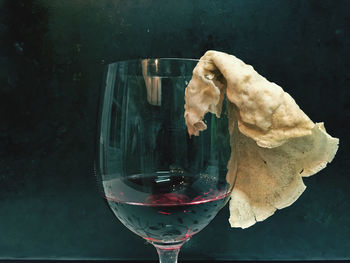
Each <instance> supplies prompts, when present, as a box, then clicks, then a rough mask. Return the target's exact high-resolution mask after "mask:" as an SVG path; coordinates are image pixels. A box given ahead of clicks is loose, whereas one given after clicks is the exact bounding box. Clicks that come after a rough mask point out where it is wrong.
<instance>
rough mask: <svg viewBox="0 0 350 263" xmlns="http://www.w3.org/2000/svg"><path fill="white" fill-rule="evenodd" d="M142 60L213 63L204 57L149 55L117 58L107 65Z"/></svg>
mask: <svg viewBox="0 0 350 263" xmlns="http://www.w3.org/2000/svg"><path fill="white" fill-rule="evenodd" d="M144 60H149V61H155V60H158V61H186V62H197V63H198V62H208V63H213V62H212V61H210V60H204V59H198V58H179V57H151V58H135V59H125V60H117V61H114V62H111V63H108V64H107V66H108V65H114V64H129V63H137V62H141V61H144Z"/></svg>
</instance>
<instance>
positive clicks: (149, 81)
mask: <svg viewBox="0 0 350 263" xmlns="http://www.w3.org/2000/svg"><path fill="white" fill-rule="evenodd" d="M197 63H203V62H202V61H198V60H195V59H175V58H168V59H166V58H159V59H139V60H129V61H121V62H116V63H112V64H109V65H108V66H107V67H106V73H105V76H104V82H103V92H102V100H101V106H100V118H99V128H98V140H97V141H98V146H97V160H96V172H97V179H98V183H99V185H100V187H101V192H102V194H103V196H104V197H105V198H106V200H107V202H108V204H109V207H110V208H111V210H112V211H113V212H114V214H115V215H116V217H117V218H118V219H119V220H120V221H121V222H122V223H123V224H124V225H125V226H126V227H127V228H128V229H130V230H131V231H132V232H134V233H135V234H137V235H139V236H141V237H142V238H144V239H146V240H147V241H149V242H150V243H152V244H153V245H154V246H155V247H156V249H157V252H158V254H159V258H160V262H163V263H164V262H171V263H173V262H177V256H178V253H179V251H180V248H181V246H182V245H183V244H184V243H185V242H186V241H187V240H189V239H190V238H191V237H192V236H193V235H195V234H196V233H198V232H199V231H201V230H202V229H203V228H204V227H205V226H207V225H208V224H209V223H210V221H211V220H212V219H213V218H214V217H215V216H216V214H217V213H218V211H219V210H220V209H221V208H222V207H223V206H224V205H225V204H226V203H227V201H228V199H229V196H230V192H231V190H232V187H233V184H232V183H231V184H229V183H228V181H227V180H226V174H227V163H228V160H229V158H230V139H229V133H228V121H227V114H226V111H225V107H226V105H225V102H224V103H223V108H224V109H223V111H222V114H221V117H220V118H217V117H215V116H214V115H212V114H207V115H206V116H205V119H204V121H205V123H206V125H207V129H206V130H205V131H203V132H201V134H200V135H199V136H192V137H190V136H189V135H188V133H187V128H186V124H185V118H184V104H185V101H184V94H185V88H186V86H187V84H188V83H189V81H190V80H191V77H192V72H193V69H194V67H195V66H196V65H197ZM230 182H231V180H230Z"/></svg>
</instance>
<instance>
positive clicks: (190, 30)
mask: <svg viewBox="0 0 350 263" xmlns="http://www.w3.org/2000/svg"><path fill="white" fill-rule="evenodd" d="M349 10H350V1H345V0H344V1H341V0H323V1H322V0H312V1H311V0H284V1H281V0H260V1H259V0H234V1H204V0H202V1H187V0H186V1H185V0H181V1H164V0H159V1H156V0H148V1H146V0H144V1H140V0H129V1H127V0H120V1H116V0H46V1H44V0H41V1H39V0H37V1H35V0H7V1H6V0H0V259H11V258H16V259H19V258H26V259H39V258H40V259H156V256H157V255H156V252H155V249H154V248H153V247H152V246H151V245H149V244H146V242H145V241H143V240H142V239H141V238H139V237H137V236H136V235H134V234H133V233H131V232H130V231H129V230H127V229H126V228H125V227H124V226H123V225H122V224H121V223H120V222H118V221H117V220H116V218H114V216H113V214H112V212H111V211H110V210H109V209H108V207H107V205H106V204H105V202H104V200H103V199H102V197H101V196H100V195H99V193H98V191H97V187H96V184H95V181H94V177H93V175H92V166H93V160H94V145H95V141H94V140H95V130H96V117H97V114H96V113H97V109H98V102H99V99H98V98H99V89H100V84H101V82H102V75H103V68H104V66H105V65H106V64H108V63H110V62H114V61H117V60H122V59H130V58H145V57H186V58H199V57H200V56H201V55H202V54H203V53H204V52H205V51H206V50H208V49H216V50H220V51H225V52H228V53H232V54H235V55H236V56H238V57H239V58H241V59H243V60H244V61H245V62H247V63H249V64H252V65H253V66H254V67H255V68H256V70H257V71H258V72H259V73H261V74H262V75H263V76H265V77H267V78H268V79H269V80H271V81H274V82H276V83H278V84H279V85H281V86H282V87H283V88H284V90H285V91H287V92H288V93H290V94H291V95H292V96H293V98H294V99H295V100H296V102H297V103H298V104H299V106H300V107H301V108H302V109H303V110H304V111H305V113H306V114H308V116H309V117H310V118H311V119H312V120H313V121H315V122H319V121H324V122H325V125H326V128H327V130H328V132H329V133H330V134H331V135H333V136H335V137H339V138H340V148H339V151H338V154H337V156H336V158H335V160H334V161H333V162H332V163H331V164H330V165H329V166H328V167H327V168H326V169H324V170H322V171H321V172H320V173H318V174H317V175H315V176H313V177H310V178H306V179H305V180H304V181H305V184H306V185H307V190H306V191H305V192H304V194H303V195H302V196H301V198H299V199H298V201H297V202H296V203H295V204H293V205H292V206H291V207H289V208H286V209H283V210H281V211H277V212H276V214H275V215H274V216H272V217H270V218H269V219H267V220H266V221H264V222H261V223H258V224H256V225H254V226H252V227H250V228H248V229H246V230H241V229H232V228H230V226H229V224H228V221H227V219H228V216H229V213H228V208H227V207H225V208H224V209H223V210H222V211H221V213H220V214H219V215H218V216H217V217H216V218H215V220H214V221H213V222H212V223H211V224H210V225H209V226H208V227H207V228H206V229H204V230H203V231H202V232H201V233H199V234H198V235H196V236H195V237H193V239H192V240H191V241H189V242H188V243H187V244H186V245H185V246H184V247H183V249H182V251H181V253H180V259H182V260H184V259H198V260H209V261H210V260H214V259H217V260H218V259H226V260H247V259H249V260H255V259H259V260H277V259H285V260H286V259H289V260H312V259H349V258H350V240H349V239H350V229H349V226H350V202H349V201H350V179H349V168H350V167H349V166H350V157H349V128H350V127H349V121H350V51H349V47H350V36H349V34H350V19H349Z"/></svg>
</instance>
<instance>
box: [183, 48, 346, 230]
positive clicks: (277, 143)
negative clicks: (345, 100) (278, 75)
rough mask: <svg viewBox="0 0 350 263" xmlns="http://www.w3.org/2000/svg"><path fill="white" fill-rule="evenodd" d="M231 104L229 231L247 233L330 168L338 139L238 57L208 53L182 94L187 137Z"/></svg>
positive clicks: (297, 195)
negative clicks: (308, 178) (307, 178)
mask: <svg viewBox="0 0 350 263" xmlns="http://www.w3.org/2000/svg"><path fill="white" fill-rule="evenodd" d="M225 96H226V98H227V100H228V115H229V131H228V132H229V133H230V137H231V140H230V141H231V142H230V144H231V158H230V161H229V163H228V174H227V181H228V182H232V181H233V179H232V178H234V177H235V176H236V182H235V186H234V189H233V191H232V195H231V200H230V219H229V221H230V224H231V226H232V227H241V228H246V227H249V226H251V225H253V224H254V223H255V222H257V221H262V220H264V219H266V218H267V217H269V216H271V215H272V214H273V213H274V212H275V211H276V209H281V208H284V207H287V206H289V205H291V204H292V203H293V202H294V201H296V200H297V198H298V197H299V196H300V195H301V194H302V192H303V191H304V190H305V185H304V183H303V180H302V176H310V175H312V174H314V173H316V172H318V171H319V170H321V169H323V168H324V167H325V166H326V164H327V163H328V162H330V161H331V160H332V159H333V157H334V155H335V153H336V151H337V149H338V143H339V140H338V139H336V138H332V137H331V136H330V135H328V134H327V132H326V131H325V129H324V126H323V124H322V123H316V124H315V123H313V122H312V121H311V120H310V119H309V117H308V116H307V115H306V114H305V113H304V112H303V111H302V110H301V109H300V108H299V106H298V105H297V104H296V102H295V101H294V99H293V98H292V97H291V96H290V95H289V94H288V93H286V92H284V91H283V89H282V88H281V87H279V86H278V85H277V84H275V83H272V82H269V81H268V80H267V79H266V78H264V77H263V76H261V75H259V74H258V73H257V72H256V71H255V70H254V68H253V67H252V66H250V65H247V64H245V63H244V62H243V61H241V60H240V59H238V58H236V57H235V56H232V55H229V54H226V53H222V52H217V51H208V52H206V53H205V55H204V56H203V57H202V58H201V59H200V62H199V63H198V64H197V66H196V67H195V69H194V71H193V77H192V80H191V81H190V83H189V84H188V86H187V88H186V91H185V119H186V125H187V128H188V133H189V134H190V135H199V132H200V131H203V130H205V129H206V125H205V123H204V122H203V121H202V119H203V117H204V115H205V114H206V113H207V112H211V113H214V114H216V116H217V117H219V116H220V114H221V106H222V102H223V99H224V97H225Z"/></svg>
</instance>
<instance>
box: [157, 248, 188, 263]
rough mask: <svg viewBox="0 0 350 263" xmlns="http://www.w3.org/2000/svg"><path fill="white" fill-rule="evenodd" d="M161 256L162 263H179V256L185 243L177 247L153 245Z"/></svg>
mask: <svg viewBox="0 0 350 263" xmlns="http://www.w3.org/2000/svg"><path fill="white" fill-rule="evenodd" d="M153 245H154V246H155V247H156V249H157V252H158V255H159V262H160V263H177V256H178V255H179V252H180V249H181V246H182V245H183V243H180V244H176V245H171V246H169V245H157V244H153Z"/></svg>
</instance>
